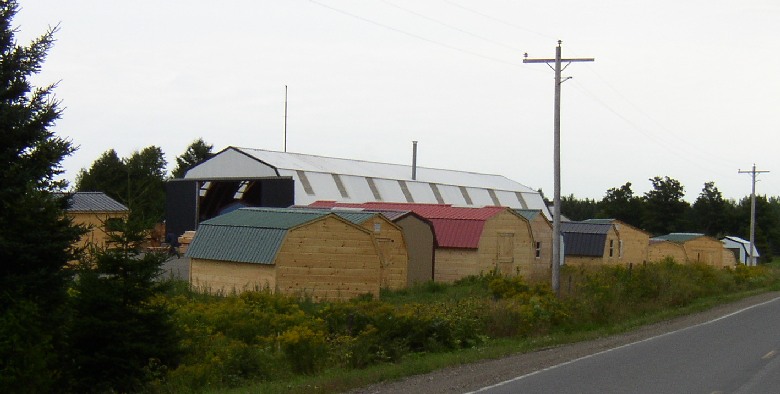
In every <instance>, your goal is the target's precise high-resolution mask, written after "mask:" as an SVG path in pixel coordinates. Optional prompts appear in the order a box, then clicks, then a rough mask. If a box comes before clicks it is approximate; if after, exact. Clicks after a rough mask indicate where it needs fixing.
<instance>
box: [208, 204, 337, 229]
mask: <svg viewBox="0 0 780 394" xmlns="http://www.w3.org/2000/svg"><path fill="white" fill-rule="evenodd" d="M327 214H328V212H313V211H298V210H295V209H284V210H282V209H268V208H241V209H236V210H235V211H233V212H229V213H226V214H224V215H220V216H217V217H215V218H213V219H209V220H206V221H204V222H202V223H201V224H214V225H222V226H241V227H254V228H269V229H279V230H288V229H291V228H293V227H295V226H300V225H301V224H304V223H308V222H310V221H312V220H316V219H319V218H321V217H323V216H325V215H327Z"/></svg>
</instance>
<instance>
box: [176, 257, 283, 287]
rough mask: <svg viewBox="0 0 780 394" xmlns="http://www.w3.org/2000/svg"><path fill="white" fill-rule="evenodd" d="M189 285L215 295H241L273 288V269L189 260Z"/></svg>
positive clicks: (254, 265)
mask: <svg viewBox="0 0 780 394" xmlns="http://www.w3.org/2000/svg"><path fill="white" fill-rule="evenodd" d="M190 283H191V284H192V285H193V286H194V287H195V289H197V290H200V291H204V292H208V293H217V294H232V293H233V292H235V293H241V292H243V291H249V290H263V289H268V290H270V291H274V289H275V287H276V267H274V266H273V265H270V264H256V263H234V262H228V261H213V260H201V259H191V260H190Z"/></svg>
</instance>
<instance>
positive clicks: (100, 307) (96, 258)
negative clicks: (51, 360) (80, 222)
mask: <svg viewBox="0 0 780 394" xmlns="http://www.w3.org/2000/svg"><path fill="white" fill-rule="evenodd" d="M143 238H144V236H143V232H142V229H141V228H140V227H137V226H136V224H134V223H132V222H127V223H123V224H122V225H121V226H120V229H119V231H117V232H114V233H112V234H110V241H109V246H108V247H106V249H104V250H96V251H94V252H93V253H91V254H90V255H89V258H87V259H85V260H84V262H83V263H82V266H81V269H80V270H79V275H78V279H77V281H76V283H75V285H74V287H73V289H74V292H73V293H74V295H73V298H72V303H73V310H74V318H73V320H72V323H71V326H70V329H69V330H68V331H69V337H70V341H71V344H72V350H71V359H72V365H71V368H70V370H69V371H68V372H69V373H68V376H69V378H70V385H71V389H72V390H74V391H76V392H137V391H140V390H141V389H143V387H144V384H145V383H147V381H148V380H150V379H152V378H154V377H155V376H156V375H159V374H161V373H164V372H165V370H166V369H167V368H169V367H174V366H175V365H176V362H177V358H178V356H179V354H180V351H179V337H178V334H177V332H176V331H175V327H174V325H173V322H172V321H171V313H172V312H171V311H170V310H169V309H168V308H167V307H166V306H165V305H164V304H162V303H161V302H159V300H157V299H156V298H155V297H156V296H158V295H159V294H161V293H162V292H163V291H165V290H166V289H167V288H168V286H169V285H170V282H169V281H164V280H161V278H160V275H161V273H162V270H161V268H160V267H161V266H162V264H163V263H164V262H165V260H166V258H167V255H166V254H159V253H141V246H140V245H141V241H143Z"/></svg>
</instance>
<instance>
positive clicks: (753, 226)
mask: <svg viewBox="0 0 780 394" xmlns="http://www.w3.org/2000/svg"><path fill="white" fill-rule="evenodd" d="M765 172H769V171H756V163H753V169H752V170H750V171H742V170H739V171H738V173H739V174H751V176H752V178H753V188H752V189H751V191H750V264H748V265H756V257H755V256H754V255H753V251H754V250H755V248H756V174H763V173H765Z"/></svg>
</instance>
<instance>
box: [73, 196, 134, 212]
mask: <svg viewBox="0 0 780 394" xmlns="http://www.w3.org/2000/svg"><path fill="white" fill-rule="evenodd" d="M67 211H68V212H128V211H129V209H127V207H126V206H124V205H122V204H120V203H119V202H117V201H116V200H114V199H113V198H111V197H109V196H107V195H106V194H105V193H103V192H75V193H73V194H70V195H69V205H68V209H67Z"/></svg>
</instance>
